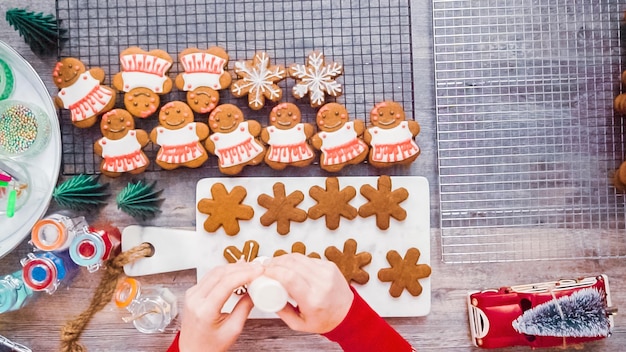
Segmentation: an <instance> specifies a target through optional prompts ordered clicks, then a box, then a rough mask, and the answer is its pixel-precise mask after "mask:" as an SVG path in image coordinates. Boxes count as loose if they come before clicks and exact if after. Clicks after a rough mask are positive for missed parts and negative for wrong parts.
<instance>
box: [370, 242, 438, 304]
mask: <svg viewBox="0 0 626 352" xmlns="http://www.w3.org/2000/svg"><path fill="white" fill-rule="evenodd" d="M419 259H420V251H419V250H418V249H417V248H409V249H408V250H407V251H406V255H405V256H404V258H402V256H401V255H400V254H399V253H398V252H396V251H394V250H391V251H389V252H387V261H388V262H389V264H390V265H391V267H390V268H385V269H380V271H378V279H379V280H380V281H382V282H391V287H389V294H390V295H391V296H392V297H400V295H401V294H402V291H404V289H405V288H406V290H407V291H409V293H410V294H411V295H413V296H419V295H420V294H421V293H422V285H421V284H420V283H419V281H418V280H419V279H424V278H427V277H429V276H430V273H431V268H430V266H429V265H428V264H417V261H418V260H419Z"/></svg>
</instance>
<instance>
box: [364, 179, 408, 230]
mask: <svg viewBox="0 0 626 352" xmlns="http://www.w3.org/2000/svg"><path fill="white" fill-rule="evenodd" d="M361 194H362V195H363V197H365V198H367V199H368V202H367V203H365V204H363V205H361V207H360V208H359V215H360V216H361V217H363V218H366V217H368V216H372V215H376V226H378V228H379V229H381V230H386V229H388V228H389V220H390V218H394V219H396V220H398V221H402V220H404V219H406V210H404V208H402V207H401V206H400V203H402V202H403V201H405V200H406V199H407V198H408V197H409V191H407V190H406V188H403V187H402V188H398V189H395V190H393V191H392V190H391V177H389V176H386V175H384V176H380V177H379V178H378V189H375V188H374V187H372V186H370V185H368V184H365V185H363V186H361Z"/></svg>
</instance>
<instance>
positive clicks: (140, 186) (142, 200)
mask: <svg viewBox="0 0 626 352" xmlns="http://www.w3.org/2000/svg"><path fill="white" fill-rule="evenodd" d="M155 185H156V181H155V182H153V183H152V184H146V183H145V182H143V181H133V182H130V183H129V184H128V185H127V186H126V187H124V189H123V190H122V191H121V192H120V194H118V195H117V198H116V201H117V208H118V209H120V210H121V211H123V212H125V213H126V214H128V215H130V216H132V217H134V218H141V219H143V220H145V219H148V218H153V217H155V216H156V214H157V213H158V212H160V209H159V208H160V206H161V203H162V202H163V199H162V198H159V195H160V194H161V192H163V190H162V189H161V190H154V186H155Z"/></svg>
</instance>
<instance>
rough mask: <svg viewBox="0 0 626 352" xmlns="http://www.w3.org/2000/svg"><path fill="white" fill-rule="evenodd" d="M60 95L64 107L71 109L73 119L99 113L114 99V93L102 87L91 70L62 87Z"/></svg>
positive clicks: (76, 119)
mask: <svg viewBox="0 0 626 352" xmlns="http://www.w3.org/2000/svg"><path fill="white" fill-rule="evenodd" d="M58 97H59V98H60V99H61V101H62V102H63V107H64V108H66V109H69V110H70V111H71V115H72V121H82V120H85V119H87V118H90V117H92V116H96V115H98V114H99V113H100V112H101V111H102V110H103V109H104V107H105V106H106V105H107V104H109V102H110V101H111V99H113V93H112V92H111V91H110V90H107V89H105V88H104V87H102V86H101V85H100V81H99V80H97V79H95V78H93V76H92V75H91V73H90V72H84V73H82V74H81V75H80V77H78V79H77V80H76V82H74V84H72V85H71V86H69V87H65V88H63V89H61V90H60V91H59V93H58Z"/></svg>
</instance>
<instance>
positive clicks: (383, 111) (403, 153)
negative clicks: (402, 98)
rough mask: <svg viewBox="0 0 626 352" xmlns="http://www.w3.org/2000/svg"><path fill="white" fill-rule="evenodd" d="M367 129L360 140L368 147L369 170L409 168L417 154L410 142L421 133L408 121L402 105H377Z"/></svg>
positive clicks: (392, 102)
mask: <svg viewBox="0 0 626 352" xmlns="http://www.w3.org/2000/svg"><path fill="white" fill-rule="evenodd" d="M370 122H371V123H372V126H371V127H369V128H368V129H367V130H366V131H365V134H364V136H363V139H364V141H365V143H367V144H369V145H370V147H371V148H370V153H369V157H368V161H369V163H370V164H372V166H375V167H378V168H383V167H389V166H393V165H396V164H403V165H406V164H410V163H412V162H413V161H415V159H417V157H418V156H419V154H420V148H419V147H418V146H417V144H416V143H415V141H414V140H413V138H415V136H417V134H418V133H419V132H420V125H419V124H418V123H417V122H415V121H412V120H409V121H407V120H406V116H405V114H404V110H403V109H402V105H400V104H399V103H397V102H395V101H384V102H382V103H378V104H376V106H374V109H372V112H371V114H370Z"/></svg>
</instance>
